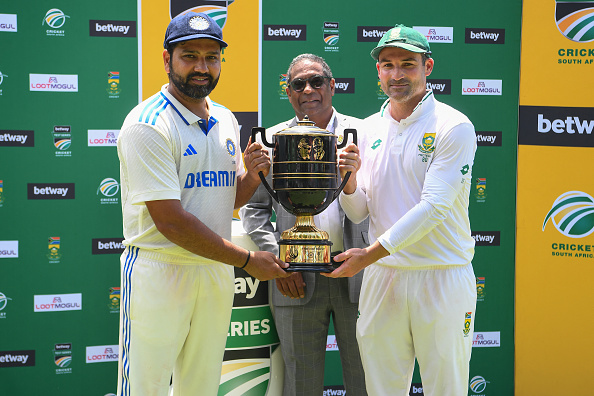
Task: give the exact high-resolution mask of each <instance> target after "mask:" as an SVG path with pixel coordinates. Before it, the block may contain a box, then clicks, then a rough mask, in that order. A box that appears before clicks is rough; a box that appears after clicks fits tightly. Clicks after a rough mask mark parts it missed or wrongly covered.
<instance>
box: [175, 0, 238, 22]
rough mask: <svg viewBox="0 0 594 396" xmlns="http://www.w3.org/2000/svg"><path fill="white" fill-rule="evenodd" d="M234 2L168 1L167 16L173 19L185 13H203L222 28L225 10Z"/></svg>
mask: <svg viewBox="0 0 594 396" xmlns="http://www.w3.org/2000/svg"><path fill="white" fill-rule="evenodd" d="M233 1H234V0H169V16H170V17H171V18H172V19H173V18H174V17H176V16H177V15H179V14H185V13H187V12H203V13H205V14H206V15H208V16H209V17H211V18H212V19H213V20H214V21H215V22H216V23H217V25H219V26H220V27H221V29H222V28H224V27H225V23H227V8H228V7H229V4H231V3H233Z"/></svg>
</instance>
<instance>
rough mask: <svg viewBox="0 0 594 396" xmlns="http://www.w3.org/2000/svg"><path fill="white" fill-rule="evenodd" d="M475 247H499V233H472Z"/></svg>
mask: <svg viewBox="0 0 594 396" xmlns="http://www.w3.org/2000/svg"><path fill="white" fill-rule="evenodd" d="M472 238H473V239H474V243H475V246H499V244H500V239H501V232H500V231H472Z"/></svg>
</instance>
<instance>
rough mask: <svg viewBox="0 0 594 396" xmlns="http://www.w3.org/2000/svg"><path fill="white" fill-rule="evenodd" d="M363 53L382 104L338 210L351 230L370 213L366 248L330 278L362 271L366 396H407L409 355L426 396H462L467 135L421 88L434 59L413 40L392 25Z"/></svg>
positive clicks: (471, 138)
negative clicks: (371, 66) (376, 78)
mask: <svg viewBox="0 0 594 396" xmlns="http://www.w3.org/2000/svg"><path fill="white" fill-rule="evenodd" d="M371 56H372V57H373V59H374V60H375V61H376V62H377V63H376V67H377V71H378V76H379V79H380V83H381V87H382V89H383V91H384V92H385V93H386V95H388V100H386V102H385V103H384V104H383V105H382V107H381V109H380V111H379V112H378V113H376V114H374V115H372V116H370V117H368V118H367V119H366V120H365V121H366V125H367V126H368V132H366V133H364V134H361V137H360V140H359V149H357V148H356V147H355V146H354V145H353V146H349V147H347V148H346V151H347V153H346V154H343V155H342V156H341V162H340V169H341V173H342V174H343V175H344V173H345V172H346V171H349V170H350V171H352V172H353V173H352V175H351V177H350V180H349V182H348V184H347V185H346V186H345V188H344V191H343V193H342V194H341V197H340V204H341V206H342V208H343V209H344V211H345V212H346V214H347V216H348V217H349V218H350V219H351V220H352V221H353V222H355V223H357V222H360V221H362V220H363V219H365V218H366V217H368V216H369V237H370V243H371V245H370V246H369V247H368V248H365V249H350V250H347V251H346V252H344V253H342V254H340V255H338V256H336V260H337V261H342V260H344V263H343V264H342V265H341V266H340V267H339V268H337V269H336V270H335V271H334V272H332V273H331V274H329V275H328V276H331V277H342V276H353V275H354V274H356V273H358V272H359V271H361V270H362V269H363V268H366V269H365V274H364V277H363V285H362V287H361V297H360V300H359V311H360V317H359V320H358V322H357V339H358V342H359V347H360V348H361V356H362V358H363V367H364V369H365V379H366V381H365V382H366V384H367V391H368V393H369V394H370V395H375V396H377V395H390V396H405V395H408V394H409V389H410V385H411V381H412V373H413V368H414V362H415V357H416V359H417V361H418V363H419V368H420V371H421V377H422V381H423V392H424V394H425V395H428V396H461V395H467V393H468V370H469V363H470V355H471V350H472V335H473V328H474V315H475V308H476V281H475V276H474V271H473V269H472V263H471V260H472V258H473V255H474V239H473V238H472V236H471V232H470V222H469V219H468V199H469V195H470V185H471V180H472V178H471V169H472V164H473V162H474V154H475V151H476V136H475V132H474V127H473V125H472V123H471V122H470V121H469V120H468V118H467V117H466V116H465V115H464V114H462V113H460V112H459V111H457V110H455V109H453V108H451V107H450V106H448V105H445V104H443V103H440V102H438V101H437V100H436V99H435V98H434V96H433V92H432V91H431V90H428V89H427V88H426V79H427V76H429V75H430V74H431V72H432V71H433V65H434V61H433V59H432V58H431V50H430V48H429V43H428V42H427V39H426V38H425V37H424V36H423V35H421V34H420V33H419V32H417V31H416V30H414V29H411V28H409V27H406V26H403V25H397V26H395V27H394V28H392V29H390V30H389V31H388V32H386V34H385V35H384V36H383V37H382V39H381V40H380V41H379V43H378V45H377V46H376V47H375V48H374V49H373V51H371ZM359 150H360V157H359V155H358V154H359ZM361 160H362V163H361V164H360V161H361ZM359 164H360V165H359Z"/></svg>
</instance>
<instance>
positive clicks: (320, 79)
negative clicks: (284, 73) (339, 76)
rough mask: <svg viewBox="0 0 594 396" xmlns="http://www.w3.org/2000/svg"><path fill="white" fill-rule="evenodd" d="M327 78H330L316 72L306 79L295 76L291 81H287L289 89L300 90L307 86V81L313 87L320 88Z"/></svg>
mask: <svg viewBox="0 0 594 396" xmlns="http://www.w3.org/2000/svg"><path fill="white" fill-rule="evenodd" d="M327 79H328V80H330V77H326V76H320V75H319V74H316V75H315V76H311V77H310V78H307V79H303V78H296V79H294V80H293V81H291V82H290V83H289V85H290V86H291V89H292V90H293V91H295V92H301V91H303V90H304V89H305V87H306V86H307V83H309V85H310V86H311V87H312V88H313V89H320V88H322V86H323V85H324V82H325V81H326V80H327Z"/></svg>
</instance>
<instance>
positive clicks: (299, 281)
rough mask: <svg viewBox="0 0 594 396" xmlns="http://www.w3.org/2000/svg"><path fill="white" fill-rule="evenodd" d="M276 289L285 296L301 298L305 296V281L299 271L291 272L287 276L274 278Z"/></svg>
mask: <svg viewBox="0 0 594 396" xmlns="http://www.w3.org/2000/svg"><path fill="white" fill-rule="evenodd" d="M276 287H277V288H278V291H280V292H281V294H282V295H283V296H285V297H290V298H303V297H305V282H304V281H303V275H301V272H293V273H291V275H289V276H288V277H287V278H280V279H277V280H276Z"/></svg>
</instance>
